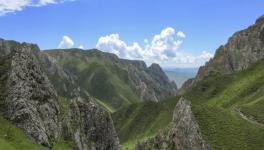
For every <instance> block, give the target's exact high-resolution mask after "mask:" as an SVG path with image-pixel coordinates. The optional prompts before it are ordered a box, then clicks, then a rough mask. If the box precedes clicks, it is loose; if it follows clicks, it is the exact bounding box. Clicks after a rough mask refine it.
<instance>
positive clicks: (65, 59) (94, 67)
mask: <svg viewBox="0 0 264 150" xmlns="http://www.w3.org/2000/svg"><path fill="white" fill-rule="evenodd" d="M61 51H63V50H49V51H45V52H44V53H45V54H47V55H49V56H52V57H53V58H56V60H57V61H58V65H60V66H61V67H62V68H64V69H65V70H66V71H67V72H69V73H70V74H72V75H73V76H75V77H76V83H75V85H76V87H80V91H81V93H82V94H83V96H84V97H85V96H86V95H87V93H89V95H91V96H93V97H95V98H96V100H97V102H98V104H99V105H101V106H103V107H104V108H106V109H107V110H109V111H110V112H113V111H115V110H116V109H118V108H120V107H122V106H127V105H129V104H131V103H132V102H137V101H138V100H139V97H138V96H137V95H136V93H135V89H133V88H131V87H133V86H130V85H131V83H130V81H129V80H128V77H127V70H126V68H125V67H126V66H121V65H120V66H117V64H115V63H113V61H110V60H109V59H111V58H104V56H103V55H102V54H101V53H102V52H99V51H96V50H94V51H82V50H76V49H75V50H65V51H63V52H61ZM50 79H51V80H52V83H53V84H54V85H55V87H56V89H63V86H64V84H67V82H65V80H63V79H61V78H58V77H57V76H56V77H54V78H53V77H50ZM58 93H59V94H60V95H61V96H66V95H67V92H66V93H65V92H61V90H59V91H58Z"/></svg>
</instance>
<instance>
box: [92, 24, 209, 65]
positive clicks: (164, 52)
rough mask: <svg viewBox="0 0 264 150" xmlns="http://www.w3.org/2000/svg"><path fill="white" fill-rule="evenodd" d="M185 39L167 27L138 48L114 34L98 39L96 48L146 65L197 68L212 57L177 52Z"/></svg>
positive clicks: (136, 44)
mask: <svg viewBox="0 0 264 150" xmlns="http://www.w3.org/2000/svg"><path fill="white" fill-rule="evenodd" d="M185 37H186V35H185V34H184V33H183V32H182V31H178V32H176V31H175V29H173V28H171V27H168V28H165V29H163V30H162V31H161V32H160V33H159V34H157V35H154V37H153V38H152V39H151V40H148V39H144V46H140V45H139V44H138V43H137V42H134V43H132V44H131V45H128V44H127V43H126V42H124V41H123V40H121V39H120V36H119V34H117V33H116V34H110V35H107V36H103V37H100V38H99V40H98V42H97V44H96V47H97V48H98V49H100V50H103V51H106V52H111V53H114V54H116V55H118V56H119V57H121V58H127V59H140V60H145V61H146V62H148V63H153V62H156V63H160V64H164V65H171V64H175V65H177V64H183V65H186V66H188V65H189V66H198V65H202V64H203V63H204V62H205V61H208V60H209V59H210V58H211V57H212V56H213V55H212V54H211V53H208V52H206V51H203V52H202V54H200V55H197V56H194V55H191V54H188V53H183V52H181V51H179V48H180V46H181V45H182V43H183V40H184V38H185Z"/></svg>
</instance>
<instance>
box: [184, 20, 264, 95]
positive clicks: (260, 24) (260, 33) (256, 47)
mask: <svg viewBox="0 0 264 150" xmlns="http://www.w3.org/2000/svg"><path fill="white" fill-rule="evenodd" d="M263 49H264V16H261V17H260V18H259V19H257V21H256V23H255V24H254V25H252V26H250V27H248V28H247V29H245V30H242V31H239V32H236V33H235V34H234V35H233V36H232V37H231V38H229V40H228V42H227V44H225V45H222V46H220V47H219V48H218V49H217V50H216V53H215V56H214V58H212V59H211V60H210V61H209V62H207V63H206V65H205V66H203V67H200V69H199V71H198V74H197V76H196V77H195V79H193V80H189V81H188V82H186V83H185V84H184V85H183V88H182V90H183V89H187V88H188V87H190V86H192V85H193V84H195V83H196V82H197V81H199V80H202V79H203V78H204V77H205V76H208V75H209V74H212V73H220V74H230V73H233V72H236V71H241V70H245V69H247V68H248V67H250V66H251V65H252V64H254V63H256V62H257V61H259V60H261V59H263V58H264V52H263Z"/></svg>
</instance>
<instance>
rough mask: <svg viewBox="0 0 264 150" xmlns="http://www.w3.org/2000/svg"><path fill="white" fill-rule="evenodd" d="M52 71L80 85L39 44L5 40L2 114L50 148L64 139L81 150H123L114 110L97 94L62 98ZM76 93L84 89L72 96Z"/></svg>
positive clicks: (0, 59)
mask: <svg viewBox="0 0 264 150" xmlns="http://www.w3.org/2000/svg"><path fill="white" fill-rule="evenodd" d="M46 73H49V74H54V75H59V77H58V79H65V80H67V81H69V82H70V84H74V83H73V82H74V79H72V76H71V75H69V74H68V73H66V72H65V71H64V70H63V69H62V68H60V66H58V65H57V64H56V63H55V62H53V61H52V60H51V59H50V58H47V57H45V56H44V55H42V54H41V52H40V50H39V48H38V46H37V45H33V44H28V43H22V44H20V43H18V42H15V41H6V40H2V39H1V40H0V92H1V93H0V115H3V116H4V117H5V118H6V119H8V120H10V121H11V122H12V123H14V124H15V125H16V126H17V127H19V128H21V129H22V130H23V131H24V132H25V133H26V134H27V135H28V136H30V137H32V139H34V140H35V141H36V142H37V143H39V144H41V145H43V146H45V147H48V148H51V147H52V146H53V145H54V144H55V143H56V142H57V141H58V140H59V139H64V140H65V141H68V140H69V141H70V142H74V148H75V149H78V150H95V149H96V150H119V149H120V147H119V140H118V137H117V135H116V132H115V129H114V126H113V121H112V118H111V116H110V114H109V113H108V112H106V111H105V110H103V109H101V108H100V107H99V106H97V105H94V104H93V102H92V98H88V99H87V100H84V99H83V98H73V99H72V100H71V101H70V100H69V99H66V98H64V101H62V100H59V99H63V98H62V97H59V96H58V94H57V92H56V90H58V88H56V89H55V88H54V87H53V85H52V84H51V82H50V80H49V78H48V76H47V75H46ZM51 77H55V76H51ZM53 81H56V79H53ZM74 89H75V88H74ZM74 89H71V90H74ZM77 89H78V88H77ZM66 96H67V95H66ZM74 96H80V92H79V91H77V92H73V93H71V95H70V96H69V97H74ZM66 104H69V105H68V106H69V107H66V106H67V105H66ZM65 105H66V106H65ZM62 106H64V107H63V108H62Z"/></svg>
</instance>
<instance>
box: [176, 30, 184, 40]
mask: <svg viewBox="0 0 264 150" xmlns="http://www.w3.org/2000/svg"><path fill="white" fill-rule="evenodd" d="M177 36H178V37H179V38H185V37H186V36H185V34H184V33H183V32H182V31H179V32H177Z"/></svg>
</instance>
